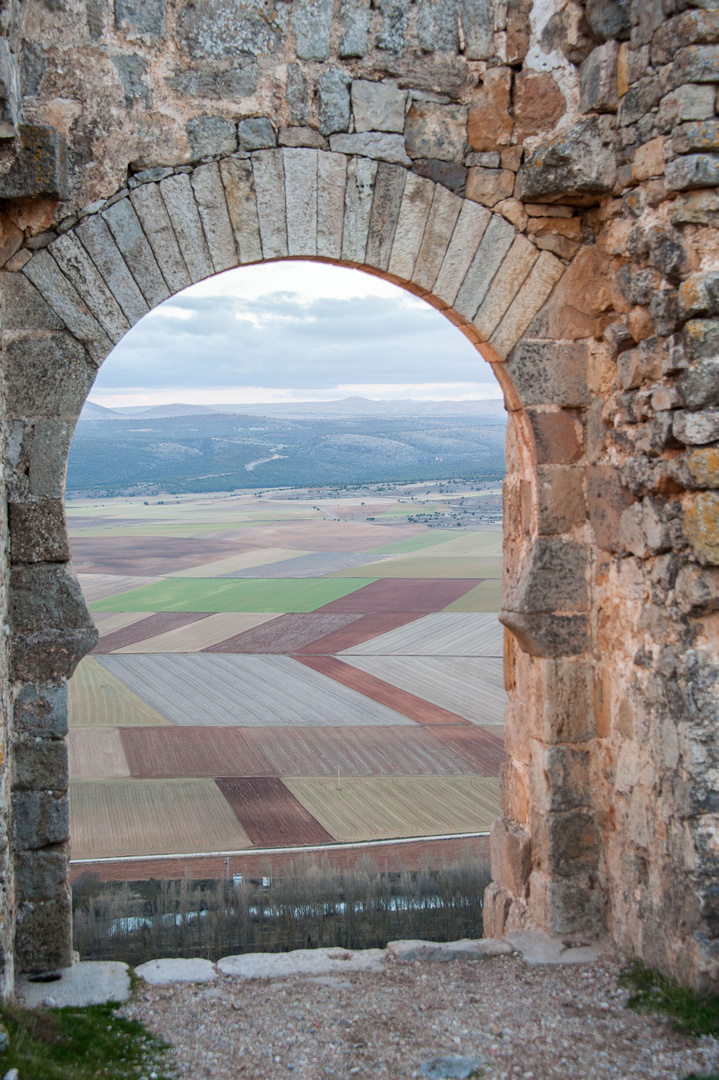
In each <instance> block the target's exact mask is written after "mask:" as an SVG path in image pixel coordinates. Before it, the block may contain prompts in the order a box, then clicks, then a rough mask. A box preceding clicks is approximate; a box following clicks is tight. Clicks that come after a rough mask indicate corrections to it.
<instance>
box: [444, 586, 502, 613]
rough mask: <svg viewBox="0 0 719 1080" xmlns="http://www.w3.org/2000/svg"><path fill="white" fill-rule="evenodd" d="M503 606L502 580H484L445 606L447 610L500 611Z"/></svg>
mask: <svg viewBox="0 0 719 1080" xmlns="http://www.w3.org/2000/svg"><path fill="white" fill-rule="evenodd" d="M501 606H502V582H501V581H499V580H490V581H483V582H482V583H481V585H477V586H476V587H475V588H474V589H472V590H471V591H470V592H466V593H464V594H463V595H462V596H459V597H458V598H457V599H456V600H453V601H452V602H451V603H450V604H447V605H446V606H445V609H444V610H445V611H480V612H481V611H487V612H494V611H499V609H500V607H501Z"/></svg>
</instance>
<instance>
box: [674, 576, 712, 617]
mask: <svg viewBox="0 0 719 1080" xmlns="http://www.w3.org/2000/svg"><path fill="white" fill-rule="evenodd" d="M674 595H675V596H676V598H677V603H678V604H679V607H680V608H681V609H682V611H683V612H684V614H685V615H695V616H696V615H708V614H709V612H710V611H719V569H714V568H712V567H699V566H691V565H689V566H683V567H682V568H681V570H680V571H679V573H678V574H677V580H676V584H675V586H674Z"/></svg>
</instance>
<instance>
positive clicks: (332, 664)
mask: <svg viewBox="0 0 719 1080" xmlns="http://www.w3.org/2000/svg"><path fill="white" fill-rule="evenodd" d="M295 659H296V660H297V661H298V663H300V664H305V666H306V667H309V668H312V670H313V671H319V672H320V673H321V674H322V675H329V677H330V678H331V679H335V680H336V681H337V682H339V683H342V685H343V686H348V687H349V688H350V690H356V691H357V692H358V693H359V694H364V696H365V697H368V698H371V699H372V701H376V702H378V704H380V705H386V707H387V708H388V709H394V711H395V712H398V713H401V714H402V716H407V717H409V719H410V720H414V722H415V723H416V724H463V725H469V720H465V719H464V717H462V716H457V714H456V713H453V712H449V711H448V710H447V709H441V708H440V707H439V705H433V704H432V703H431V702H429V701H425V700H424V698H420V697H415V695H414V694H408V693H407V691H406V690H400V689H399V687H397V686H392V684H391V683H388V682H384V681H383V680H382V679H377V678H376V677H375V676H374V675H368V674H367V672H366V671H361V670H360V669H359V668H354V667H350V665H349V664H343V663H342V661H341V660H338V659H337V658H336V657H334V656H296V657H295Z"/></svg>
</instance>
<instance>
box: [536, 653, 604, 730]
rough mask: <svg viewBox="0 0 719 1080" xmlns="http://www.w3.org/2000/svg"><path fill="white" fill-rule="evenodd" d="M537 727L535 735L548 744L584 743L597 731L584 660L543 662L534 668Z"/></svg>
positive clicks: (589, 675)
mask: <svg viewBox="0 0 719 1080" xmlns="http://www.w3.org/2000/svg"><path fill="white" fill-rule="evenodd" d="M536 674H537V680H538V681H537V685H536V686H534V685H533V687H532V693H533V694H534V695H536V701H537V706H538V708H537V712H538V717H539V724H538V726H537V728H536V735H537V737H538V738H539V739H541V740H542V742H544V743H547V744H548V745H557V744H563V743H575V744H576V743H584V742H588V741H589V740H591V739H593V738H594V737H595V736H596V734H597V732H596V728H595V719H594V699H593V671H592V667H591V664H590V663H588V662H587V661H586V660H585V659H570V658H566V657H565V658H562V659H547V660H544V661H543V662H542V664H541V667H537V668H536Z"/></svg>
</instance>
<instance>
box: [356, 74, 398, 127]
mask: <svg viewBox="0 0 719 1080" xmlns="http://www.w3.org/2000/svg"><path fill="white" fill-rule="evenodd" d="M406 104H407V91H406V90H400V89H399V88H398V86H397V83H396V82H393V81H392V80H390V79H387V80H386V81H384V82H370V81H369V80H368V79H353V81H352V113H353V115H354V120H355V131H398V132H400V133H401V132H403V131H404V112H405V106H406Z"/></svg>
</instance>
